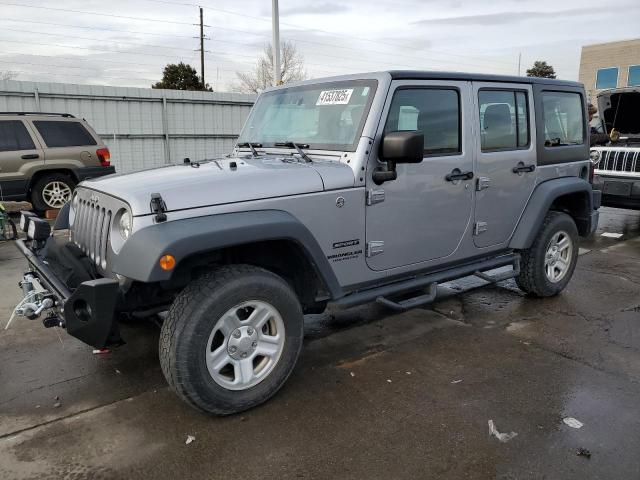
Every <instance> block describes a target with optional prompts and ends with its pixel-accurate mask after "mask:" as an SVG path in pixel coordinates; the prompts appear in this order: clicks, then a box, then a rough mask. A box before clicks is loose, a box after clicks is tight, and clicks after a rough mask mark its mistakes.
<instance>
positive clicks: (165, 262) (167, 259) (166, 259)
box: [160, 255, 176, 270]
mask: <svg viewBox="0 0 640 480" xmlns="http://www.w3.org/2000/svg"><path fill="white" fill-rule="evenodd" d="M175 266H176V259H175V257H174V256H173V255H163V256H162V257H160V268H161V269H162V270H173V269H174V268H175Z"/></svg>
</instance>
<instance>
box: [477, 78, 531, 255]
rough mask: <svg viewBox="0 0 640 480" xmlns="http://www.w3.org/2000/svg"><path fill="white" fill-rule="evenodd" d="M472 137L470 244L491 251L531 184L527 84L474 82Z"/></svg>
mask: <svg viewBox="0 0 640 480" xmlns="http://www.w3.org/2000/svg"><path fill="white" fill-rule="evenodd" d="M473 92H474V101H475V115H474V117H475V122H476V128H477V131H478V132H479V135H478V136H477V142H478V145H477V148H476V150H477V152H478V153H477V157H476V168H475V171H476V184H475V189H476V200H475V219H474V243H475V245H476V246H477V247H480V248H484V247H491V246H494V245H499V244H502V243H504V242H506V241H507V240H508V239H509V238H510V236H511V234H512V233H513V231H514V229H515V227H516V225H517V223H518V220H519V219H520V216H521V215H522V211H523V210H524V207H525V206H526V204H527V201H528V199H529V197H530V195H531V192H532V191H533V188H534V186H535V183H536V176H537V165H536V150H535V128H532V127H533V126H535V116H534V111H533V92H532V89H531V85H525V84H495V83H481V82H478V83H474V85H473Z"/></svg>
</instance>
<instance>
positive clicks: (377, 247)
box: [366, 240, 384, 257]
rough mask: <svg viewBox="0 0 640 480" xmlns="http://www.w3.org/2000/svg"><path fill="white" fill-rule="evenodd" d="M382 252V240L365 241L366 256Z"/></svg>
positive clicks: (373, 255)
mask: <svg viewBox="0 0 640 480" xmlns="http://www.w3.org/2000/svg"><path fill="white" fill-rule="evenodd" d="M383 252H384V242H383V241H382V240H373V241H371V242H367V252H366V254H367V257H375V256H376V255H380V254H381V253H383Z"/></svg>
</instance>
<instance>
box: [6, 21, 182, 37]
mask: <svg viewBox="0 0 640 480" xmlns="http://www.w3.org/2000/svg"><path fill="white" fill-rule="evenodd" d="M0 20H4V21H9V22H19V23H29V24H33V23H36V24H39V25H50V26H53V27H68V28H82V29H85V30H101V31H106V32H119V33H135V34H137V35H154V36H158V37H176V38H193V36H192V35H177V34H175V33H154V32H140V31H136V30H120V29H117V28H105V27H87V26H85V25H70V24H68V23H53V22H36V21H34V20H18V19H17V18H6V17H5V18H2V19H0Z"/></svg>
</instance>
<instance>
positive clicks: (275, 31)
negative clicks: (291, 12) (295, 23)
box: [271, 0, 282, 87]
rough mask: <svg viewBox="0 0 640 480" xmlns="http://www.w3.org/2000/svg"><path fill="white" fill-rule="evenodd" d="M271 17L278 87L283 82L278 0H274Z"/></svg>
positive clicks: (276, 83)
mask: <svg viewBox="0 0 640 480" xmlns="http://www.w3.org/2000/svg"><path fill="white" fill-rule="evenodd" d="M271 3H272V9H271V17H272V21H273V45H272V48H271V49H272V50H273V85H274V86H275V87H277V86H278V85H280V84H281V83H282V78H280V14H279V13H278V0H272V2H271Z"/></svg>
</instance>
